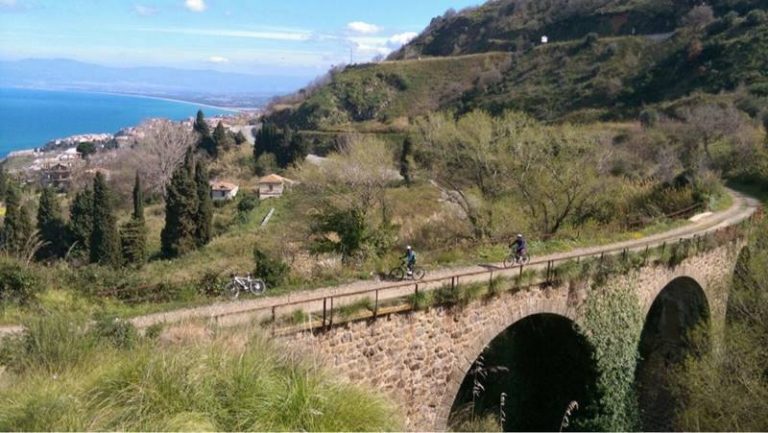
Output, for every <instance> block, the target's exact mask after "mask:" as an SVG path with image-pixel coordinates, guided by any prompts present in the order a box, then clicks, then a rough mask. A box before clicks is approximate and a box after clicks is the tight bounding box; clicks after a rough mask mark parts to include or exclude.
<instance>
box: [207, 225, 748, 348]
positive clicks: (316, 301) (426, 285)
mask: <svg viewBox="0 0 768 433" xmlns="http://www.w3.org/2000/svg"><path fill="white" fill-rule="evenodd" d="M759 217H761V213H760V212H755V213H753V214H752V215H751V216H750V217H749V218H747V219H746V220H744V221H742V222H740V223H737V224H734V225H731V226H727V227H723V228H719V229H712V228H709V229H707V230H703V231H702V232H698V233H693V234H687V235H683V236H680V237H678V238H677V240H676V241H673V242H672V243H670V242H669V240H670V238H664V239H660V240H653V241H648V242H643V243H640V244H637V245H634V246H632V247H620V246H619V247H608V248H605V249H601V250H599V251H594V252H590V253H581V254H564V255H563V256H562V257H558V258H552V259H542V260H533V261H531V262H530V263H528V264H527V265H523V264H521V265H515V266H513V267H511V268H500V267H498V266H489V268H488V269H483V270H478V271H472V272H463V273H456V274H451V275H447V276H442V277H436V278H430V279H425V280H420V281H409V282H403V283H395V284H391V285H386V286H381V287H376V288H372V289H362V290H357V291H352V292H348V293H341V294H334V295H325V296H317V297H311V298H309V299H301V300H295V301H289V302H282V303H279V304H273V305H269V306H258V307H254V308H247V309H241V310H238V311H233V312H223V313H219V314H214V315H211V316H210V318H211V319H212V320H214V321H216V322H217V323H218V322H219V320H220V319H222V318H224V317H227V316H235V315H249V316H250V317H251V320H253V318H254V316H261V318H263V319H266V320H265V321H267V322H269V323H270V324H271V332H272V334H273V335H275V333H276V331H277V325H278V324H279V322H278V319H279V318H280V317H282V316H281V315H280V314H279V313H282V312H284V311H285V310H290V309H292V308H295V307H298V306H304V307H305V308H307V311H303V310H302V312H303V313H308V314H310V315H311V314H312V313H317V314H318V315H319V314H320V312H322V315H321V316H320V318H319V322H318V323H317V325H313V324H312V322H311V321H310V324H309V325H308V326H307V325H305V326H301V327H296V326H294V328H295V329H294V331H293V332H302V331H309V330H316V329H330V328H331V327H333V326H334V312H337V311H339V309H341V308H343V307H344V306H345V305H350V304H351V302H349V301H347V302H346V303H345V302H344V300H345V299H346V300H349V299H353V300H354V298H357V299H365V298H367V299H369V300H370V299H372V302H373V306H372V315H369V316H367V317H366V319H374V320H375V319H377V318H378V317H379V316H380V308H381V307H382V300H385V301H393V300H398V299H403V300H404V299H407V298H409V297H411V296H418V294H419V292H420V291H427V290H430V287H432V288H440V287H450V288H451V289H452V290H455V289H456V288H457V287H458V286H459V284H461V281H462V280H465V281H466V280H468V279H471V278H473V277H477V276H481V275H487V276H488V282H489V283H490V282H492V281H493V279H494V276H499V275H505V276H513V275H512V274H517V275H519V276H520V277H522V275H523V273H524V270H525V269H546V272H545V277H544V280H545V281H543V282H540V283H536V284H541V283H544V282H550V281H551V280H552V278H553V277H554V276H555V275H554V274H555V270H556V265H557V264H560V263H564V262H569V261H573V260H576V261H577V262H578V261H581V260H583V259H588V258H597V259H598V260H599V261H600V262H602V261H603V260H605V257H606V256H612V255H618V254H621V255H622V256H623V257H624V258H625V259H626V257H627V256H628V254H629V253H630V252H637V251H643V263H644V264H646V263H647V261H648V258H649V254H650V252H651V248H657V247H658V248H660V249H661V255H663V254H664V252H665V251H666V249H667V247H670V248H671V247H672V246H673V245H674V244H675V243H677V244H678V245H679V244H682V243H683V242H686V241H689V240H692V241H694V242H696V245H697V246H698V245H700V242H701V241H702V240H703V239H704V236H707V235H712V236H714V237H715V239H727V240H736V239H739V238H741V236H742V235H743V232H742V231H741V228H742V225H743V224H745V223H747V224H749V223H751V222H753V221H754V220H755V219H756V218H759ZM702 234H704V236H702ZM734 234H736V235H737V236H734ZM545 266H546V267H545ZM471 282H481V281H479V280H478V279H476V278H475V281H471ZM389 293H394V295H393V296H382V295H384V294H389ZM320 305H322V307H320ZM398 311H403V310H402V309H398Z"/></svg>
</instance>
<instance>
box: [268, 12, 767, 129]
mask: <svg viewBox="0 0 768 433" xmlns="http://www.w3.org/2000/svg"><path fill="white" fill-rule="evenodd" d="M503 3H504V2H492V3H490V4H489V5H490V6H488V7H497V6H499V5H501V4H503ZM622 3H625V5H624V7H625V8H630V9H631V7H632V5H635V3H631V2H630V4H626V2H622ZM639 3H642V2H638V4H639ZM649 3H654V2H649ZM726 6H727V5H726V4H725V3H723V4H719V5H718V7H717V8H716V9H715V10H716V11H722V15H720V16H718V17H717V19H715V18H713V16H711V15H707V14H712V12H710V11H707V12H703V13H700V11H699V10H694V11H690V8H686V9H685V11H686V12H687V15H686V14H682V13H681V14H677V13H676V15H675V16H676V17H678V19H676V20H674V24H675V26H676V25H677V23H678V21H680V22H681V23H682V24H683V25H681V26H680V27H677V28H675V27H674V26H673V27H671V28H667V29H664V30H665V31H667V30H669V31H674V33H670V34H667V35H649V36H642V35H640V33H641V32H640V31H638V32H637V33H638V35H637V36H627V35H622V36H610V35H612V34H614V33H615V32H614V33H611V32H608V33H607V35H608V36H602V35H601V34H600V32H599V31H598V29H593V30H592V31H590V32H584V34H583V35H569V36H563V37H555V36H553V37H552V38H551V39H550V41H551V42H550V43H549V44H546V45H538V44H537V45H535V46H533V45H531V46H527V47H526V48H525V49H523V50H511V51H508V52H497V51H486V52H483V50H479V52H478V51H475V50H468V51H467V50H459V51H458V53H453V54H454V55H451V56H448V57H423V58H420V57H419V59H418V60H415V59H414V57H408V58H409V59H411V60H402V61H388V62H383V63H380V64H368V65H358V66H350V67H347V68H345V69H343V70H341V71H337V72H334V73H333V74H331V76H330V77H329V80H330V81H329V83H328V84H326V85H324V86H320V87H319V88H315V89H310V90H308V91H305V92H304V93H303V94H301V95H299V96H300V97H299V100H298V101H297V103H294V105H293V106H289V107H286V106H280V107H279V108H281V109H283V111H282V112H277V113H275V114H273V115H272V116H271V118H272V119H275V120H276V121H278V123H287V124H290V125H292V126H293V127H295V128H298V129H320V130H328V131H333V130H381V129H390V130H391V129H394V130H403V129H404V128H407V127H408V125H409V123H408V122H407V119H408V118H413V117H417V116H418V115H423V114H426V113H429V112H430V111H432V110H435V109H448V110H454V111H458V112H460V113H461V112H467V111H471V110H472V109H475V108H482V109H485V110H489V111H491V112H493V113H500V112H502V111H504V110H506V109H515V110H521V111H525V112H527V113H529V114H532V115H534V116H535V117H537V118H539V119H542V120H574V121H595V120H609V119H635V118H637V116H638V114H639V112H640V111H641V110H642V109H643V108H644V107H646V106H649V105H655V104H661V103H664V102H669V101H674V100H677V99H679V98H682V97H685V96H687V95H689V94H691V93H692V92H703V93H707V94H718V93H720V92H730V93H734V92H736V91H737V90H738V92H736V94H734V99H738V100H739V101H741V103H742V104H744V105H746V106H748V107H749V108H750V110H751V112H750V114H752V115H753V116H754V115H755V114H756V113H755V112H754V111H755V108H754V107H755V106H756V105H760V106H764V105H765V97H766V95H767V94H768V91H766V88H768V72H767V71H768V63H767V62H768V60H766V59H767V57H766V56H765V55H764V53H765V52H766V50H767V49H768V12H766V11H765V10H760V9H754V10H751V11H750V12H748V13H746V14H745V15H739V14H738V12H736V11H735V10H729V9H727V8H726ZM737 6H738V5H737ZM741 6H743V5H741ZM614 7H618V6H614ZM638 7H639V6H638ZM737 9H739V10H745V9H744V8H743V7H739V8H737ZM477 13H479V12H477V11H468V12H466V13H465V14H463V15H467V16H474V15H473V14H477ZM700 14H701V15H703V16H699V15H700ZM463 15H460V16H463ZM488 16H494V15H493V14H489V15H488ZM486 19H489V20H490V18H487V17H486ZM498 19H499V20H503V19H502V18H498ZM492 22H494V23H495V21H493V20H492ZM467 34H470V33H469V32H448V33H447V34H446V35H450V36H451V37H452V38H453V40H455V41H464V40H466V39H467V38H466V35H467ZM619 34H620V32H619ZM576 36H578V37H577V38H574V37H576ZM446 37H448V36H446ZM483 40H487V39H486V37H485V36H484V37H483ZM418 41H419V39H417V40H416V41H415V42H412V43H411V44H409V45H408V46H407V47H409V48H407V49H412V48H413V47H415V46H418V43H419V42H418ZM489 49H491V48H489ZM492 49H494V50H495V49H498V48H492ZM467 52H470V53H474V54H469V55H467V54H466V53H467ZM395 57H397V56H395Z"/></svg>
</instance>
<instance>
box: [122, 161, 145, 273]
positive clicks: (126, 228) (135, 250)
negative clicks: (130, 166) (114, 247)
mask: <svg viewBox="0 0 768 433" xmlns="http://www.w3.org/2000/svg"><path fill="white" fill-rule="evenodd" d="M120 244H121V247H122V248H121V249H122V253H123V261H124V262H125V263H126V264H128V265H134V266H141V265H142V264H143V263H144V262H145V261H146V260H147V228H146V225H145V223H144V193H143V191H142V189H141V178H140V177H139V172H138V171H137V172H136V179H135V180H134V183H133V214H132V215H131V219H130V220H129V221H128V222H127V223H125V224H124V225H123V227H122V228H121V230H120Z"/></svg>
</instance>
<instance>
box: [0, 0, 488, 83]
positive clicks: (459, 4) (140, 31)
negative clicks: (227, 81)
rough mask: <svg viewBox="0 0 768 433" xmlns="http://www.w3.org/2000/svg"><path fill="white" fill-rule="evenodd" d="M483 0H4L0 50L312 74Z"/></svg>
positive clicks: (376, 50)
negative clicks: (451, 10)
mask: <svg viewBox="0 0 768 433" xmlns="http://www.w3.org/2000/svg"><path fill="white" fill-rule="evenodd" d="M480 2H481V0H141V1H133V0H0V59H2V60H17V59H25V58H66V59H74V60H79V61H85V62H90V63H97V64H100V65H106V66H168V67H177V68H184V69H213V70H219V71H225V72H240V73H249V74H255V75H274V74H283V75H291V76H307V77H311V76H316V75H319V74H321V73H323V72H324V71H326V70H327V69H328V68H329V67H330V66H332V65H337V64H341V63H350V60H351V61H352V63H360V62H365V61H369V60H370V59H372V58H373V57H374V56H376V55H386V54H387V53H389V52H390V51H392V50H393V49H396V48H398V47H399V46H400V45H402V44H403V43H404V42H406V41H408V40H409V39H410V38H412V37H413V36H415V35H416V34H417V33H418V32H420V31H421V30H423V29H424V28H425V27H426V26H427V25H428V24H429V21H430V20H431V19H432V17H434V16H437V15H442V14H443V12H445V11H446V10H447V9H449V8H453V9H456V10H460V9H462V8H464V7H467V6H474V5H476V4H478V3H480Z"/></svg>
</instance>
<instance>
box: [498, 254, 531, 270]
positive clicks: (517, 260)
mask: <svg viewBox="0 0 768 433" xmlns="http://www.w3.org/2000/svg"><path fill="white" fill-rule="evenodd" d="M530 261H531V256H530V255H528V251H524V252H523V253H522V254H518V253H517V251H513V252H511V253H510V254H509V255H508V256H507V257H506V258H505V259H504V267H505V268H509V267H512V266H518V265H527V264H528V262H530Z"/></svg>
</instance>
